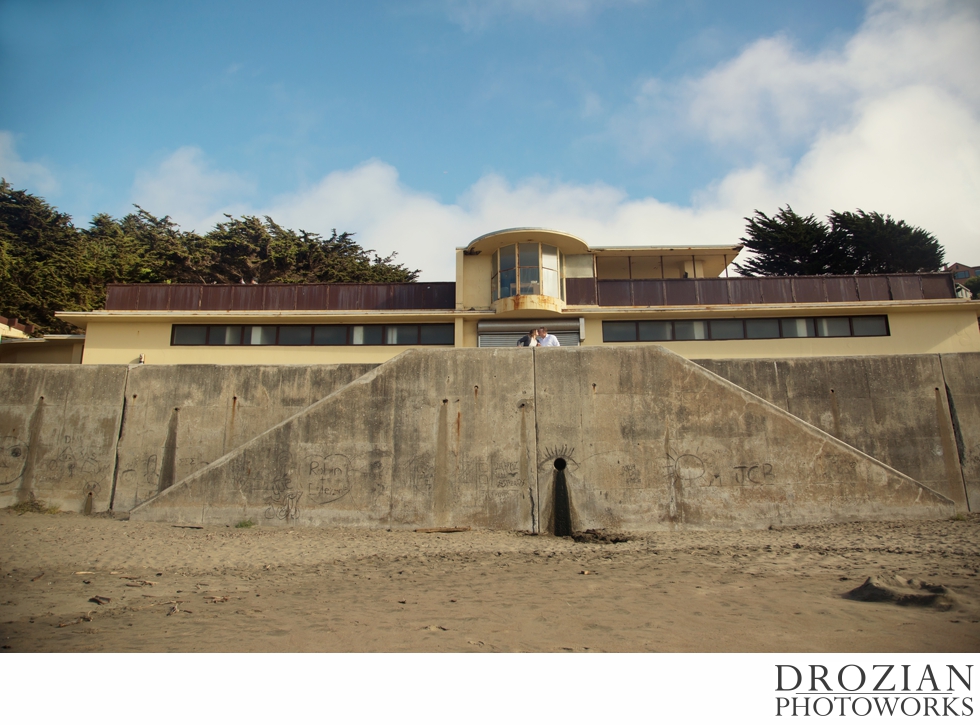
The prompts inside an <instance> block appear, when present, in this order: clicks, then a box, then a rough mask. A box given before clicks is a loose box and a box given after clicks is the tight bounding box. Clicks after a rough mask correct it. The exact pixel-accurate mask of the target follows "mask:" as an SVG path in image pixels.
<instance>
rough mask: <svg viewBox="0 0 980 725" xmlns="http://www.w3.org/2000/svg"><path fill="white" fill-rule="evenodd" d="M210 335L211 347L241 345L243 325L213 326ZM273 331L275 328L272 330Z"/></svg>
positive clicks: (209, 342)
mask: <svg viewBox="0 0 980 725" xmlns="http://www.w3.org/2000/svg"><path fill="white" fill-rule="evenodd" d="M209 329H210V332H209V333H208V344H209V345H241V344H242V326H241V325H211V327H210V328H209ZM272 329H273V330H274V329H275V328H272Z"/></svg>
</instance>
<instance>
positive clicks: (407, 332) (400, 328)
mask: <svg viewBox="0 0 980 725" xmlns="http://www.w3.org/2000/svg"><path fill="white" fill-rule="evenodd" d="M418 344H419V326H418V325H388V326H387V327H385V345H418Z"/></svg>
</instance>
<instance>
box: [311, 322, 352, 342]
mask: <svg viewBox="0 0 980 725" xmlns="http://www.w3.org/2000/svg"><path fill="white" fill-rule="evenodd" d="M313 344H314V345H346V344H347V325H317V326H316V327H314V328H313Z"/></svg>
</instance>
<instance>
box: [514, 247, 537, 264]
mask: <svg viewBox="0 0 980 725" xmlns="http://www.w3.org/2000/svg"><path fill="white" fill-rule="evenodd" d="M517 246H518V248H519V249H520V255H519V259H520V266H521V267H540V266H541V260H540V259H539V258H538V245H537V244H518V245H517Z"/></svg>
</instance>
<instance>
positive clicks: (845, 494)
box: [535, 347, 953, 530]
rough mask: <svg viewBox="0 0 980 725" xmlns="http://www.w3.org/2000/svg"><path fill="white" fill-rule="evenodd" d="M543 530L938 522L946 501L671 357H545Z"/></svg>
mask: <svg viewBox="0 0 980 725" xmlns="http://www.w3.org/2000/svg"><path fill="white" fill-rule="evenodd" d="M535 363H536V364H535V382H536V391H537V397H536V400H537V436H538V450H539V453H540V452H544V455H541V456H540V457H539V467H538V480H539V482H540V489H541V500H542V502H543V506H542V521H545V522H547V521H549V519H551V518H553V517H554V514H553V513H552V509H553V507H552V505H551V501H552V493H551V492H552V489H553V485H554V484H552V485H551V486H549V485H547V483H546V481H549V480H550V481H556V473H555V463H554V462H555V460H556V459H557V458H562V459H563V461H564V462H565V464H566V468H565V471H564V473H565V478H566V485H567V487H568V489H569V495H570V499H571V519H572V521H571V523H572V527H573V528H574V529H577V530H578V529H586V528H593V527H612V528H621V529H627V530H651V529H660V528H673V527H692V526H693V527H729V528H735V527H740V528H751V527H762V526H768V525H770V524H776V523H778V524H791V523H804V522H806V523H812V522H819V521H843V520H860V519H887V518H903V517H914V516H923V517H935V516H941V515H948V514H949V513H952V510H953V507H952V505H951V502H950V501H949V500H948V499H946V498H944V497H942V496H940V495H939V494H936V493H934V492H932V491H930V490H928V489H927V488H925V487H923V486H921V484H919V483H917V482H915V481H913V480H912V479H910V478H909V477H907V476H905V475H903V474H901V473H899V472H898V471H895V470H894V469H891V468H889V467H887V466H885V465H883V464H881V463H879V462H878V461H875V460H874V459H872V458H870V457H869V456H867V455H866V454H864V453H862V452H860V451H858V450H856V449H854V448H851V447H849V446H847V445H845V444H843V443H841V442H840V441H838V440H837V439H835V438H832V437H831V436H829V435H827V434H826V433H824V432H823V431H820V430H819V429H817V428H815V427H812V426H810V425H809V424H807V423H805V422H803V421H801V420H800V419H798V418H795V417H794V416H792V415H789V414H788V413H786V412H785V411H783V410H780V409H779V408H777V407H776V406H774V405H772V404H771V403H769V402H767V401H765V400H763V399H762V398H760V397H758V396H755V395H753V394H751V393H749V392H746V391H745V390H743V389H741V388H739V387H737V386H735V385H733V384H732V383H730V382H728V381H727V380H724V379H723V378H721V377H719V376H717V375H714V374H712V373H710V372H707V371H705V370H704V369H703V368H701V367H699V366H697V365H695V364H693V363H691V362H690V361H688V360H685V359H684V358H681V357H679V356H677V355H674V354H673V353H669V352H667V351H666V350H664V349H662V348H655V347H635V348H629V349H620V350H609V349H608V348H578V349H572V350H559V351H555V350H549V349H543V350H540V351H538V350H536V351H535Z"/></svg>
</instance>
